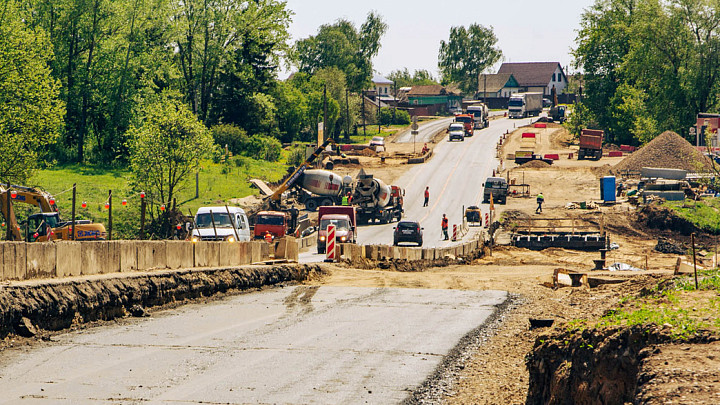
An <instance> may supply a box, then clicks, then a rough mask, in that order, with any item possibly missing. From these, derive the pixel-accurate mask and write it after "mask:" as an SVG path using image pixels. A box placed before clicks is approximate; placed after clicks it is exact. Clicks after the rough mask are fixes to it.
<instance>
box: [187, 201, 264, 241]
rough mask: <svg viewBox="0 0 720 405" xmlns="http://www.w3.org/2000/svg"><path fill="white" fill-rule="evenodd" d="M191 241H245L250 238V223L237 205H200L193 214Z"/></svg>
mask: <svg viewBox="0 0 720 405" xmlns="http://www.w3.org/2000/svg"><path fill="white" fill-rule="evenodd" d="M191 238H192V241H193V242H197V241H201V240H202V241H228V242H245V241H249V240H250V224H249V222H248V218H247V215H245V210H243V209H242V208H239V207H225V206H220V207H200V208H198V211H197V213H196V214H195V221H194V224H193V230H192V236H191Z"/></svg>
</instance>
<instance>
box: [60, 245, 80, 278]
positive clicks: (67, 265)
mask: <svg viewBox="0 0 720 405" xmlns="http://www.w3.org/2000/svg"><path fill="white" fill-rule="evenodd" d="M81 243H84V242H72V241H61V242H55V274H56V275H57V277H59V278H62V277H73V276H79V275H80V272H81V271H80V269H81V268H82V259H81V255H82V251H81V248H80V244H81Z"/></svg>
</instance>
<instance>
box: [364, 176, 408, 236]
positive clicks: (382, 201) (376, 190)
mask: <svg viewBox="0 0 720 405" xmlns="http://www.w3.org/2000/svg"><path fill="white" fill-rule="evenodd" d="M403 194H405V192H404V190H403V189H401V188H400V187H398V186H388V185H387V184H385V183H384V182H383V181H382V180H380V179H376V178H374V177H373V175H372V174H366V173H365V170H363V169H360V173H358V175H357V181H356V182H355V187H354V190H353V194H352V197H353V198H352V203H353V205H355V206H356V207H357V220H358V222H359V223H368V222H375V221H377V222H380V223H381V224H387V223H389V222H391V221H392V220H393V219H397V220H398V221H399V220H400V219H402V213H403Z"/></svg>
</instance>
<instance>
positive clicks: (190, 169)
mask: <svg viewBox="0 0 720 405" xmlns="http://www.w3.org/2000/svg"><path fill="white" fill-rule="evenodd" d="M143 113H144V114H143V119H142V123H141V124H140V125H138V126H131V127H130V129H129V130H128V142H129V145H128V146H129V150H130V168H131V170H132V171H133V174H134V175H135V183H136V184H135V185H136V187H138V188H140V189H143V190H145V191H146V192H147V193H148V197H150V198H149V199H148V200H149V203H150V205H151V207H153V206H159V205H160V204H166V205H167V204H170V203H171V202H172V201H173V198H175V197H176V195H177V192H178V190H179V189H180V188H181V187H182V186H184V182H185V180H186V178H187V177H188V175H190V174H192V173H194V172H195V171H196V170H197V168H198V166H199V164H200V159H201V158H203V157H204V156H206V155H208V154H209V152H210V151H211V150H212V148H213V142H212V137H211V136H210V134H209V131H208V130H207V129H206V128H205V126H204V125H203V124H202V123H201V122H199V121H198V119H197V117H196V116H195V115H194V114H193V113H192V111H190V110H189V108H188V107H187V106H186V105H185V104H183V103H182V102H181V101H179V100H178V99H177V98H176V97H170V96H164V97H162V99H160V100H159V101H157V102H154V103H152V104H150V105H148V106H147V107H146V108H145V109H144V111H143Z"/></svg>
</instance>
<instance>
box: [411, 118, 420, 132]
mask: <svg viewBox="0 0 720 405" xmlns="http://www.w3.org/2000/svg"><path fill="white" fill-rule="evenodd" d="M410 128H412V130H413V131H416V132H417V129H418V124H417V121H416V122H413V123H412V125H411V126H410Z"/></svg>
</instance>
